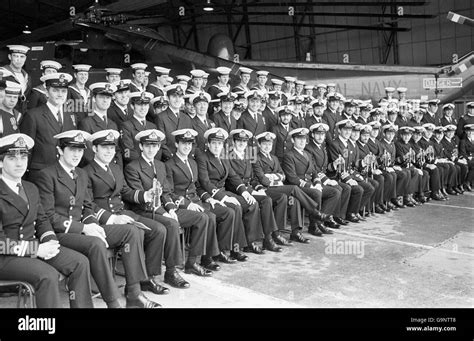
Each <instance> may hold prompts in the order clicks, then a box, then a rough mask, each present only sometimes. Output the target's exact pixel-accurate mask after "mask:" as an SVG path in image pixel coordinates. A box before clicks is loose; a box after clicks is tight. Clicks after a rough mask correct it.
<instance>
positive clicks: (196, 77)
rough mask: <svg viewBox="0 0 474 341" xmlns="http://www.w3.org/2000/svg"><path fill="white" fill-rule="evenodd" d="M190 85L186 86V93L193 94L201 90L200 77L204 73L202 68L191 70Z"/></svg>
mask: <svg viewBox="0 0 474 341" xmlns="http://www.w3.org/2000/svg"><path fill="white" fill-rule="evenodd" d="M190 74H191V86H189V87H187V88H186V94H195V93H199V92H201V91H202V79H203V78H202V77H203V76H204V75H205V72H204V71H203V70H191V71H190Z"/></svg>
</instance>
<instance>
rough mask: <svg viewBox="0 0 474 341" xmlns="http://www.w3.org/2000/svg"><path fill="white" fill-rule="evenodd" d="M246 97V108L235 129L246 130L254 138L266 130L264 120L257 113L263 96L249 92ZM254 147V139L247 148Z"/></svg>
mask: <svg viewBox="0 0 474 341" xmlns="http://www.w3.org/2000/svg"><path fill="white" fill-rule="evenodd" d="M246 96H247V100H248V107H247V109H246V110H244V111H243V112H242V115H241V116H240V118H239V120H238V121H237V128H238V129H246V130H248V131H250V132H251V133H252V136H256V135H259V134H261V133H263V132H265V131H266V130H267V127H266V125H265V119H264V118H263V116H262V115H261V114H260V113H259V111H258V109H259V108H260V104H261V101H262V98H263V94H262V93H261V92H260V91H259V90H251V91H250V92H248V93H247V94H246ZM254 145H256V143H255V141H254V139H252V140H251V141H250V143H249V146H250V147H252V146H254Z"/></svg>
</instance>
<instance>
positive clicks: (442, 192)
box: [439, 188, 448, 197]
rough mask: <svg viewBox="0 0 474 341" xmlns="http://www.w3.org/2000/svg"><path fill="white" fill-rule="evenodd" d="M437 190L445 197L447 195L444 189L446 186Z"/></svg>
mask: <svg viewBox="0 0 474 341" xmlns="http://www.w3.org/2000/svg"><path fill="white" fill-rule="evenodd" d="M439 191H440V192H441V194H442V195H444V196H445V197H447V196H448V192H447V191H446V188H441V189H440V190H439Z"/></svg>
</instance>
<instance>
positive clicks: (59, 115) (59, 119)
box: [57, 110, 63, 128]
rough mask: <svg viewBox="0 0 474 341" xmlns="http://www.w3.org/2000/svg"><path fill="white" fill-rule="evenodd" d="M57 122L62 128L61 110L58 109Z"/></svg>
mask: <svg viewBox="0 0 474 341" xmlns="http://www.w3.org/2000/svg"><path fill="white" fill-rule="evenodd" d="M57 115H58V123H59V126H60V127H61V128H62V127H63V116H62V115H61V110H58V114H57Z"/></svg>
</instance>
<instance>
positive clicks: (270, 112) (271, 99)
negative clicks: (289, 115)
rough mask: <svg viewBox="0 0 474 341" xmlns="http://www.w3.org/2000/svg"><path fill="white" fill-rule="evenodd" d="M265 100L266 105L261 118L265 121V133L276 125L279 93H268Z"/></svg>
mask: <svg viewBox="0 0 474 341" xmlns="http://www.w3.org/2000/svg"><path fill="white" fill-rule="evenodd" d="M267 100H268V105H267V106H265V109H264V110H263V111H262V116H263V119H264V120H265V126H266V127H267V131H271V130H272V128H273V127H274V126H276V125H277V124H278V111H277V108H278V107H279V105H280V100H281V92H276V91H269V92H268V99H267Z"/></svg>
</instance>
